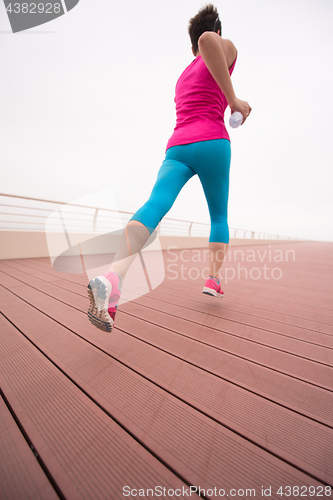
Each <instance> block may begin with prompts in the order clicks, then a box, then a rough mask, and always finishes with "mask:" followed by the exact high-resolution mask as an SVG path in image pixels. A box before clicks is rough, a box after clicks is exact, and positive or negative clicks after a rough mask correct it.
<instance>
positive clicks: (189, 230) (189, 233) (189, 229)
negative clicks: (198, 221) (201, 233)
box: [188, 222, 193, 236]
mask: <svg viewBox="0 0 333 500" xmlns="http://www.w3.org/2000/svg"><path fill="white" fill-rule="evenodd" d="M192 226H193V222H191V224H190V226H189V228H188V235H189V236H191V229H192Z"/></svg>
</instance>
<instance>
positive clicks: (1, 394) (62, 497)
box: [0, 312, 66, 500]
mask: <svg viewBox="0 0 333 500" xmlns="http://www.w3.org/2000/svg"><path fill="white" fill-rule="evenodd" d="M1 314H2V315H3V316H4V317H5V318H6V319H7V321H9V320H8V318H7V317H6V316H5V315H4V314H3V313H2V312H1ZM9 322H10V323H12V322H11V321H9ZM13 326H14V327H15V328H16V329H17V330H19V329H18V328H17V327H16V326H15V325H13ZM0 397H1V398H2V399H3V402H4V403H5V405H6V406H7V408H8V411H9V413H10V414H11V416H12V417H13V419H14V421H15V423H16V425H17V427H18V428H19V430H20V432H21V434H22V436H23V437H24V439H25V441H26V442H27V444H28V446H29V449H30V450H31V452H32V454H33V456H34V457H35V458H36V460H37V462H38V463H39V465H40V467H41V469H42V470H43V472H44V474H45V476H46V477H47V479H48V480H49V482H50V484H51V486H52V487H53V489H54V491H55V493H56V494H57V495H58V497H59V498H60V500H66V497H65V495H64V494H63V493H62V491H61V488H60V486H58V484H57V482H56V481H55V479H54V478H53V476H52V474H51V472H50V471H49V469H48V468H47V467H46V465H45V463H44V460H43V459H42V457H41V456H40V454H39V453H38V451H37V450H36V448H35V446H34V444H33V442H32V441H31V439H30V437H29V435H28V434H27V432H26V430H25V429H24V426H23V424H22V423H21V422H20V420H19V418H18V417H17V415H16V413H15V411H14V409H13V408H12V406H11V404H10V403H9V401H8V399H7V397H6V395H5V394H4V392H3V390H2V389H1V387H0Z"/></svg>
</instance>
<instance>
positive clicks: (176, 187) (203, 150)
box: [131, 139, 231, 243]
mask: <svg viewBox="0 0 333 500" xmlns="http://www.w3.org/2000/svg"><path fill="white" fill-rule="evenodd" d="M230 159H231V150H230V141H229V140H228V139H214V140H210V141H201V142H193V143H191V144H184V145H181V146H173V147H171V148H169V149H168V150H167V151H166V155H165V160H164V161H163V163H162V165H161V168H160V170H159V172H158V175H157V180H156V183H155V185H154V187H153V190H152V192H151V195H150V198H149V200H148V201H147V202H146V203H145V204H144V205H143V206H142V207H141V208H140V209H139V210H138V211H137V212H136V213H135V214H134V215H133V217H132V218H131V220H136V221H139V222H141V223H142V224H144V225H145V226H146V227H147V228H148V229H149V231H150V233H152V232H153V230H154V229H155V228H156V227H157V225H158V224H159V222H160V221H161V220H162V219H163V217H164V216H165V214H166V213H167V212H168V211H169V210H170V208H171V207H172V205H173V204H174V201H175V200H176V198H177V196H178V194H179V192H180V191H181V189H182V188H183V186H184V185H185V184H186V182H187V181H188V180H189V179H191V177H193V175H195V174H197V175H198V176H199V179H200V182H201V184H202V187H203V190H204V193H205V196H206V200H207V203H208V208H209V214H210V220H211V231H210V237H209V241H210V242H220V243H229V228H228V222H227V216H228V196H229V171H230ZM193 204H195V200H193Z"/></svg>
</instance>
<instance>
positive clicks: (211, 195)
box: [88, 4, 252, 332]
mask: <svg viewBox="0 0 333 500" xmlns="http://www.w3.org/2000/svg"><path fill="white" fill-rule="evenodd" d="M188 32H189V35H190V39H191V43H192V52H193V55H194V56H195V59H194V60H193V61H192V63H191V64H190V65H189V66H188V67H187V68H186V69H185V70H184V71H183V73H182V74H181V75H180V77H179V79H178V81H177V84H176V96H175V103H176V115H177V120H176V126H175V129H174V132H173V134H172V136H171V137H170V139H169V141H168V143H167V146H166V155H165V159H164V161H163V163H162V166H161V168H160V170H159V172H158V175H157V180H156V183H155V185H154V187H153V190H152V192H151V195H150V198H149V200H148V201H147V202H146V203H145V204H144V205H143V206H142V207H141V208H140V209H139V210H138V211H137V212H136V213H135V214H134V215H133V217H132V218H131V220H130V221H129V222H128V224H127V226H126V227H125V230H124V233H123V235H122V238H121V241H120V243H119V247H118V249H117V252H116V255H115V258H114V261H113V263H112V265H111V268H110V271H108V272H107V273H105V274H104V275H102V276H99V277H98V278H95V279H93V280H91V281H90V283H89V285H88V296H89V299H90V307H89V311H88V317H89V320H90V321H91V323H92V324H93V325H94V326H96V327H97V328H99V329H100V330H103V331H107V332H111V330H112V328H113V323H114V319H115V314H116V309H117V304H118V301H119V298H120V294H121V283H122V281H123V280H124V277H125V274H126V272H127V270H128V269H129V267H130V265H131V263H132V261H133V259H134V258H135V256H136V254H137V252H139V251H140V250H141V249H142V247H143V246H144V244H145V243H146V242H147V240H148V238H149V236H150V235H151V234H152V232H153V231H154V229H155V228H156V227H157V225H158V224H159V222H160V221H161V220H162V219H163V217H164V216H165V214H166V213H167V212H168V211H169V210H170V209H171V207H172V205H173V203H174V201H175V200H176V198H177V196H178V194H179V192H180V190H181V189H182V188H183V186H184V185H185V184H186V182H187V181H188V180H189V179H190V178H191V177H192V176H194V175H198V177H199V179H200V181H201V184H202V187H203V190H204V193H205V196H206V200H207V203H208V208H209V214H210V220H211V231H210V237H209V244H208V248H209V250H210V257H211V258H210V271H209V276H208V279H207V281H206V283H205V286H204V289H203V292H204V293H206V294H209V295H213V296H215V297H222V296H223V291H222V290H221V284H220V280H219V277H218V274H219V270H220V268H221V266H222V263H223V258H221V257H220V256H221V254H222V255H223V256H225V255H226V252H227V249H228V244H229V228H228V222H227V209H228V196H229V170H230V158H231V150H230V138H229V134H228V132H227V130H226V127H225V124H224V112H225V110H226V108H227V106H228V105H229V106H230V109H231V113H233V112H235V111H239V112H240V113H242V115H243V122H242V125H243V124H244V122H245V121H246V119H247V117H248V116H249V114H250V113H251V110H252V108H251V107H250V106H249V104H248V103H247V102H246V101H241V100H240V99H238V98H237V97H236V95H235V92H234V89H233V85H232V83H231V78H230V76H231V74H232V72H233V70H234V67H235V63H236V59H237V50H236V47H235V46H234V44H233V43H232V42H231V41H230V40H225V39H223V38H222V37H221V21H220V19H219V15H218V12H217V9H216V7H214V6H213V5H211V4H209V5H207V6H206V7H204V8H202V9H201V10H200V11H199V12H198V14H197V15H196V16H194V17H193V18H192V19H191V20H190V22H189V29H188Z"/></svg>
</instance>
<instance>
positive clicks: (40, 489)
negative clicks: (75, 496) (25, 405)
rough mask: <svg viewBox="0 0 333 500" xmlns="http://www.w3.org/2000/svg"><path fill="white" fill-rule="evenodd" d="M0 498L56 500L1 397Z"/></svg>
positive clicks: (51, 488) (52, 490)
mask: <svg viewBox="0 0 333 500" xmlns="http://www.w3.org/2000/svg"><path fill="white" fill-rule="evenodd" d="M0 471H1V474H0V498H1V499H2V500H22V499H24V500H45V499H48V500H56V499H58V498H59V497H58V495H57V494H56V493H55V491H54V489H53V487H52V486H51V484H50V482H49V480H48V479H47V477H46V475H45V474H44V472H43V470H42V468H41V467H40V465H39V463H38V462H37V459H36V457H35V455H34V454H33V452H32V450H31V449H30V447H29V446H28V444H27V442H26V440H25V439H24V437H23V435H22V433H21V431H20V430H19V428H18V426H17V424H16V422H15V420H14V419H13V417H12V415H11V414H10V412H9V410H8V408H7V406H6V404H5V402H4V400H3V399H2V397H0Z"/></svg>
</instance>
